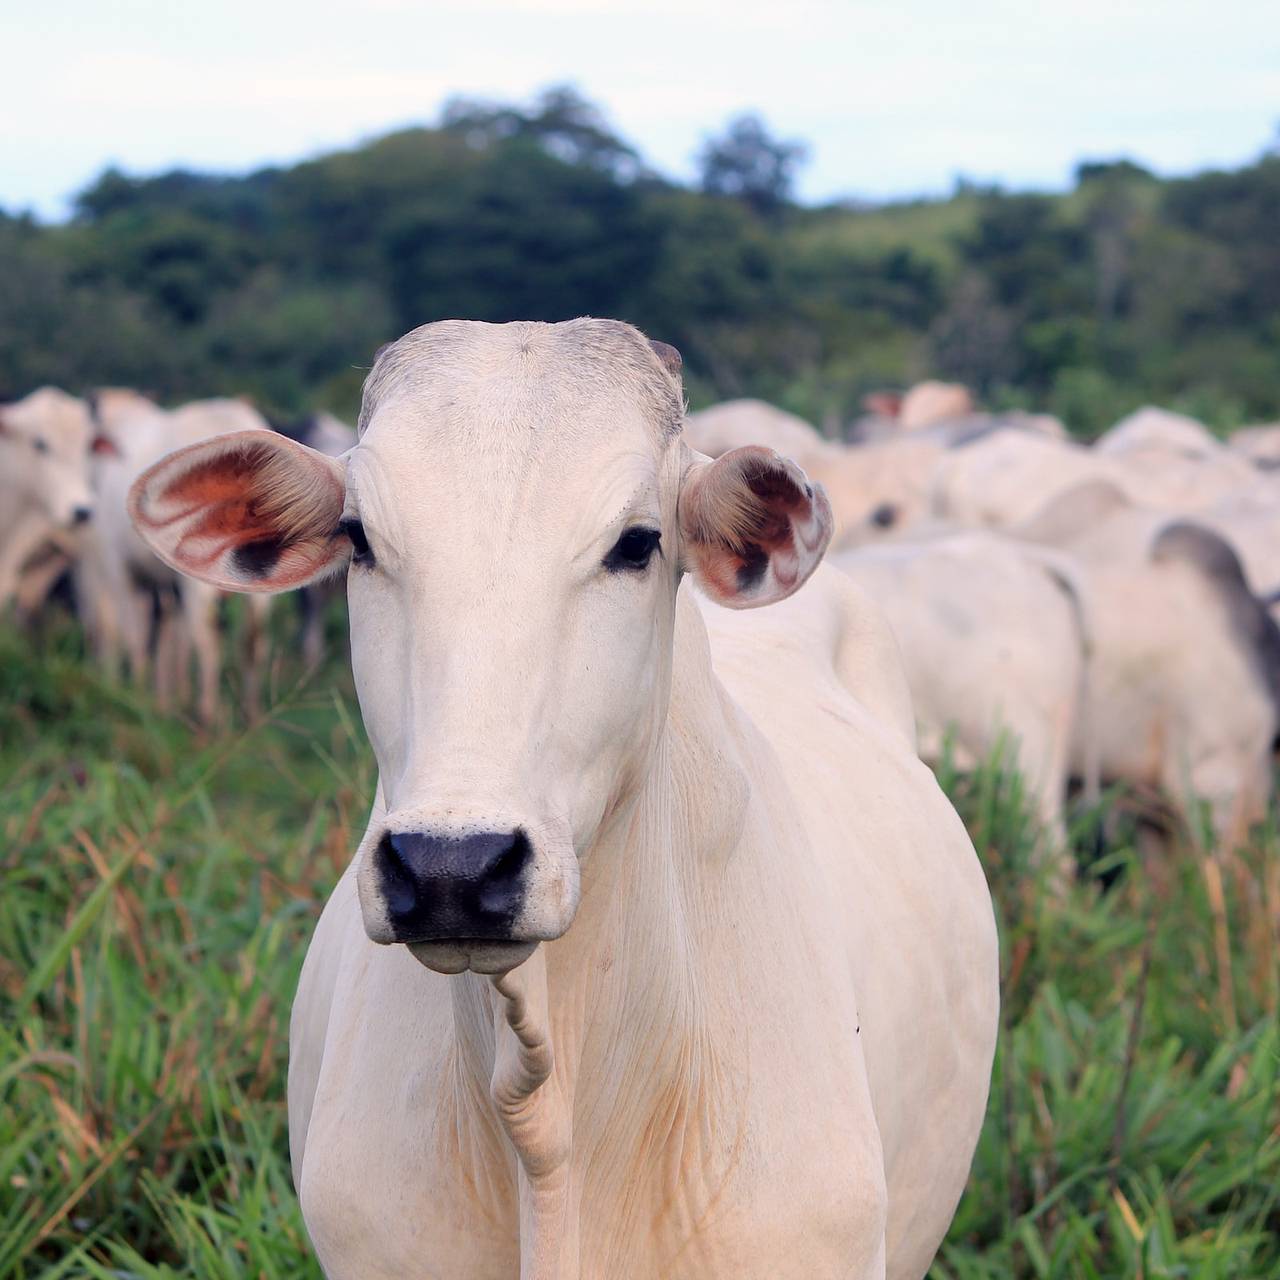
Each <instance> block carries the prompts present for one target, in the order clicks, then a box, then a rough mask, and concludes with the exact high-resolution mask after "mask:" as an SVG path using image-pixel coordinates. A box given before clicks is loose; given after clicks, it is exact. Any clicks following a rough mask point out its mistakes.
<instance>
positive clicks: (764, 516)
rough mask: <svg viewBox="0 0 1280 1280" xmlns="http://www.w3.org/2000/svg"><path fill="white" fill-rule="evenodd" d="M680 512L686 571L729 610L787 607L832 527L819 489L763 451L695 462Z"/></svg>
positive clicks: (748, 449) (824, 546)
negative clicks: (784, 602)
mask: <svg viewBox="0 0 1280 1280" xmlns="http://www.w3.org/2000/svg"><path fill="white" fill-rule="evenodd" d="M679 512H680V534H681V540H682V543H683V547H684V556H685V560H686V564H687V567H688V568H689V569H690V570H691V571H692V572H693V575H694V577H695V578H696V579H697V581H698V585H699V586H701V587H702V589H703V590H704V591H705V592H706V593H707V595H709V596H710V597H711V598H712V599H713V600H715V601H716V602H717V603H719V604H723V605H727V606H728V607H729V608H731V609H750V608H754V607H755V606H756V605H762V604H772V603H773V602H774V601H775V600H784V599H785V598H786V597H787V596H789V595H790V594H791V593H792V592H793V591H795V590H796V589H797V588H798V587H800V586H801V585H802V584H803V583H804V581H805V580H806V579H807V578H808V577H809V575H810V574H811V573H812V572H813V571H814V570H815V569H816V568H817V567H818V561H820V560H821V559H822V553H823V552H824V551H825V550H826V549H827V543H829V542H830V541H831V531H832V528H833V521H832V518H831V504H830V503H829V502H828V501H827V495H826V493H824V492H823V489H822V486H821V485H820V484H815V483H813V482H812V481H810V480H809V479H808V477H807V476H806V475H805V473H804V472H803V471H801V470H800V468H799V467H798V466H796V464H795V463H794V462H792V461H791V460H790V459H789V458H784V457H782V456H781V455H780V454H777V453H774V451H773V450H772V449H765V448H763V447H762V446H760V445H747V446H746V447H745V448H742V449H733V450H731V451H730V452H728V453H726V454H722V455H721V456H720V457H719V458H717V459H716V460H715V461H714V462H710V461H706V460H701V461H698V462H695V463H694V464H693V465H692V466H691V467H690V468H689V470H688V471H687V472H686V473H685V479H684V484H683V485H682V486H681V489H680V506H679Z"/></svg>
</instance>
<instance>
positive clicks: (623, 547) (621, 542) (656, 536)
mask: <svg viewBox="0 0 1280 1280" xmlns="http://www.w3.org/2000/svg"><path fill="white" fill-rule="evenodd" d="M661 540H662V534H661V533H660V532H659V531H658V530H657V529H647V528H645V527H644V526H643V525H633V526H632V527H631V528H630V529H627V530H626V531H625V532H624V533H623V534H622V536H621V537H620V538H619V539H618V541H617V542H615V543H614V544H613V550H612V551H610V552H609V554H608V555H607V556H605V558H604V567H605V568H606V569H611V570H613V571H614V572H618V571H621V570H624V569H629V570H632V571H638V570H640V569H644V568H647V567H648V564H649V557H650V556H652V555H653V553H654V552H655V551H656V550H657V549H658V543H659V542H660V541H661Z"/></svg>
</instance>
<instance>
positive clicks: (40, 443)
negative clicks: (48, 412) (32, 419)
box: [31, 436, 49, 453]
mask: <svg viewBox="0 0 1280 1280" xmlns="http://www.w3.org/2000/svg"><path fill="white" fill-rule="evenodd" d="M31 444H32V446H33V447H34V448H35V451H36V452H37V453H48V452H49V442H48V441H47V440H45V439H43V438H41V437H40V436H36V438H35V439H34V440H33V441H32V442H31Z"/></svg>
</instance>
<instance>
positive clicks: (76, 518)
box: [71, 507, 93, 524]
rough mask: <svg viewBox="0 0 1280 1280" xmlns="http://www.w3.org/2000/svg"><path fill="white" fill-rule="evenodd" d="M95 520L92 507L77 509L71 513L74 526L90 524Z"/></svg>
mask: <svg viewBox="0 0 1280 1280" xmlns="http://www.w3.org/2000/svg"><path fill="white" fill-rule="evenodd" d="M92 519H93V508H92V507H76V508H74V510H72V512H71V522H72V524H88V523H89V521H90V520H92Z"/></svg>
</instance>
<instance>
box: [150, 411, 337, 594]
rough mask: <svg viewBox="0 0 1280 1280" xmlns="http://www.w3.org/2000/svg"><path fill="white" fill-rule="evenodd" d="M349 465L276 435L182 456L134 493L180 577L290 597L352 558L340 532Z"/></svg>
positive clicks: (153, 541)
mask: <svg viewBox="0 0 1280 1280" xmlns="http://www.w3.org/2000/svg"><path fill="white" fill-rule="evenodd" d="M344 490H345V483H344V476H343V467H342V464H341V463H340V462H338V461H336V460H335V459H333V458H327V457H325V455H324V454H322V453H317V452H316V451H315V450H314V449H308V448H306V447H305V446H304V445H300V444H296V443H295V442H294V441H292V440H287V439H285V438H284V437H283V436H278V435H276V434H275V433H274V432H271V431H238V432H235V433H234V434H232V435H225V436H215V437H214V438H213V439H212V440H204V441H201V442H200V443H199V444H194V445H191V446H190V447H189V448H186V449H179V450H178V452H177V453H171V454H169V456H168V457H167V458H162V459H161V460H160V461H159V462H157V463H156V464H155V466H153V467H151V468H150V469H149V470H147V471H144V472H143V473H142V475H140V476H139V477H138V479H137V480H136V481H135V482H134V485H133V488H132V489H130V491H129V516H130V518H131V519H132V520H133V524H134V527H135V528H136V529H137V530H138V533H139V534H140V535H141V536H142V539H143V541H145V542H146V544H147V545H148V546H149V547H150V548H151V549H152V550H153V551H154V552H155V553H156V555H158V556H159V557H160V559H161V560H163V561H164V562H165V563H166V564H169V565H172V566H173V568H175V569H177V570H178V571H179V572H181V573H185V574H188V575H189V576H191V577H193V578H199V579H200V580H201V581H202V582H209V583H212V584H213V585H214V586H215V587H221V588H222V589H223V590H224V591H288V590H290V589H291V588H293V587H301V586H303V585H305V584H306V583H308V582H314V581H315V580H316V579H317V578H323V577H326V576H328V575H329V574H332V573H337V572H338V571H340V570H341V569H343V568H344V567H345V566H346V563H347V561H348V560H349V559H350V557H351V542H350V539H349V538H347V536H346V535H345V534H344V533H342V532H340V531H339V529H338V524H339V521H340V520H341V519H342V507H343V498H344Z"/></svg>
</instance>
